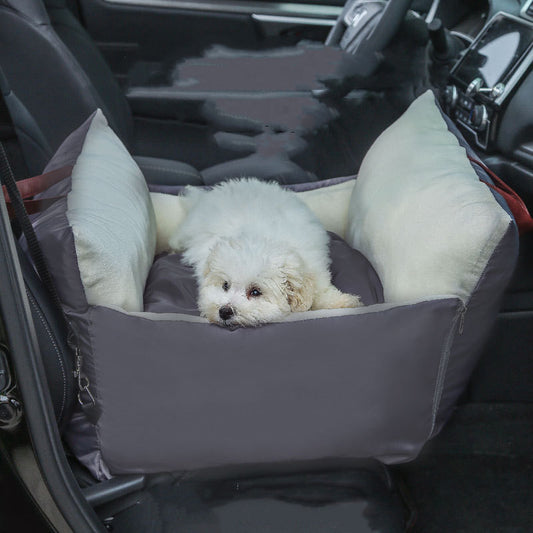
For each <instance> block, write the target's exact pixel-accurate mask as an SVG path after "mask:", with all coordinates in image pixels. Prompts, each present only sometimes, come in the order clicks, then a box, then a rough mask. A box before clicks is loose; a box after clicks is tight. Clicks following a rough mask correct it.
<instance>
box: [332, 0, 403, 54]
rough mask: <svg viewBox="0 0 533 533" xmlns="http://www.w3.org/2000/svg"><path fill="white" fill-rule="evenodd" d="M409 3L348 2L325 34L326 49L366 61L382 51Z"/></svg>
mask: <svg viewBox="0 0 533 533" xmlns="http://www.w3.org/2000/svg"><path fill="white" fill-rule="evenodd" d="M411 2H412V0H389V1H388V2H387V1H385V0H348V1H347V2H346V4H345V5H344V8H343V10H342V12H341V14H340V16H339V18H338V19H337V21H336V22H335V25H334V26H333V28H332V29H331V31H330V32H329V35H328V37H327V39H326V43H325V44H326V45H327V46H339V47H340V48H341V49H342V50H344V51H345V52H348V53H350V54H354V55H355V54H357V55H360V54H363V55H365V56H367V57H369V55H370V54H371V55H374V54H375V53H376V52H379V51H380V50H383V49H384V48H385V47H386V46H387V45H388V44H389V42H390V41H391V40H392V38H393V37H394V35H396V32H397V31H398V29H399V27H400V24H401V23H402V21H403V19H404V17H405V15H406V13H407V10H408V9H409V6H410V5H411Z"/></svg>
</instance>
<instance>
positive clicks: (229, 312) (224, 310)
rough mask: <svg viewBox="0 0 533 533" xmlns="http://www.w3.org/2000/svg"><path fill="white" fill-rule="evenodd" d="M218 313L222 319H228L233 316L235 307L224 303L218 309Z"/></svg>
mask: <svg viewBox="0 0 533 533" xmlns="http://www.w3.org/2000/svg"><path fill="white" fill-rule="evenodd" d="M218 314H219V316H220V318H221V319H222V320H228V318H231V317H232V316H233V314H234V313H233V309H232V308H231V306H229V305H224V306H223V307H221V308H220V309H219V310H218Z"/></svg>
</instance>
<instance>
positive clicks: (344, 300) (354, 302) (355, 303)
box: [336, 293, 364, 309]
mask: <svg viewBox="0 0 533 533" xmlns="http://www.w3.org/2000/svg"><path fill="white" fill-rule="evenodd" d="M363 305H364V304H363V302H362V301H361V298H360V297H359V296H357V295H355V294H345V293H341V294H340V295H339V299H338V305H337V306H336V309H344V308H352V307H362V306H363Z"/></svg>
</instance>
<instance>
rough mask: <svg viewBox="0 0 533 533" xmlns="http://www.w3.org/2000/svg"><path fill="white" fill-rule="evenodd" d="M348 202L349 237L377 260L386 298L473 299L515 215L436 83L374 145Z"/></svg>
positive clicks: (402, 299)
mask: <svg viewBox="0 0 533 533" xmlns="http://www.w3.org/2000/svg"><path fill="white" fill-rule="evenodd" d="M349 209H350V211H349V215H348V225H347V240H348V242H349V244H350V245H351V246H353V247H355V248H357V249H358V250H360V251H361V252H362V253H363V254H364V255H365V256H366V257H367V259H368V260H369V261H370V262H371V263H372V265H373V266H374V268H375V270H376V272H377V273H378V275H379V277H380V279H381V282H382V284H383V290H384V296H385V301H386V302H402V301H407V300H412V299H417V298H424V297H428V296H435V295H447V294H449V295H456V296H458V297H459V298H461V299H462V300H463V301H467V300H468V298H469V296H470V294H471V293H472V291H473V290H474V288H475V286H476V284H477V282H478V280H479V278H480V276H481V274H482V272H483V269H484V268H485V267H486V265H487V262H488V260H489V258H490V256H491V254H492V253H493V251H494V249H495V247H496V245H497V244H498V243H499V242H500V240H501V238H502V236H503V234H504V233H505V231H506V230H507V228H508V227H509V224H510V223H511V218H510V216H509V215H508V214H507V213H506V212H505V210H504V209H503V208H502V207H501V206H500V205H499V204H498V202H497V201H496V200H495V198H494V196H493V195H492V193H491V191H490V190H489V188H488V187H487V186H486V185H485V184H483V183H482V182H480V181H479V179H478V176H477V174H476V173H475V171H474V169H473V168H472V165H471V164H470V161H469V160H468V159H467V156H466V151H465V149H464V148H463V147H462V146H460V144H459V142H458V140H457V137H456V136H455V135H453V134H452V133H451V132H450V131H449V130H448V126H447V124H446V122H445V121H444V119H443V117H442V114H441V112H440V110H439V109H438V107H437V105H436V103H435V97H434V95H433V94H432V93H431V92H430V91H428V92H426V93H425V94H423V95H422V96H420V97H419V98H417V99H416V100H415V101H414V102H413V103H412V104H411V106H410V107H409V109H408V110H407V111H406V112H405V113H404V114H403V115H402V116H401V117H400V118H399V119H398V120H397V121H396V122H395V123H394V124H392V125H391V126H390V127H389V128H388V129H386V130H385V131H384V132H383V133H382V134H381V135H380V136H379V138H378V139H377V140H376V141H375V143H374V144H373V145H372V147H371V148H370V150H369V151H368V153H367V155H366V156H365V158H364V160H363V163H362V165H361V169H360V172H359V176H358V178H357V180H356V183H355V187H354V190H353V194H352V198H351V201H350V208H349Z"/></svg>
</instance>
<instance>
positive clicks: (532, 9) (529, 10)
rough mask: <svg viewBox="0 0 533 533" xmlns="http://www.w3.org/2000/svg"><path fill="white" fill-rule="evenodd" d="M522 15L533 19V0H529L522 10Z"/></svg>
mask: <svg viewBox="0 0 533 533" xmlns="http://www.w3.org/2000/svg"><path fill="white" fill-rule="evenodd" d="M520 15H522V17H524V18H526V19H528V20H533V0H527V2H526V3H525V4H524V6H523V7H522V9H521V10H520Z"/></svg>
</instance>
